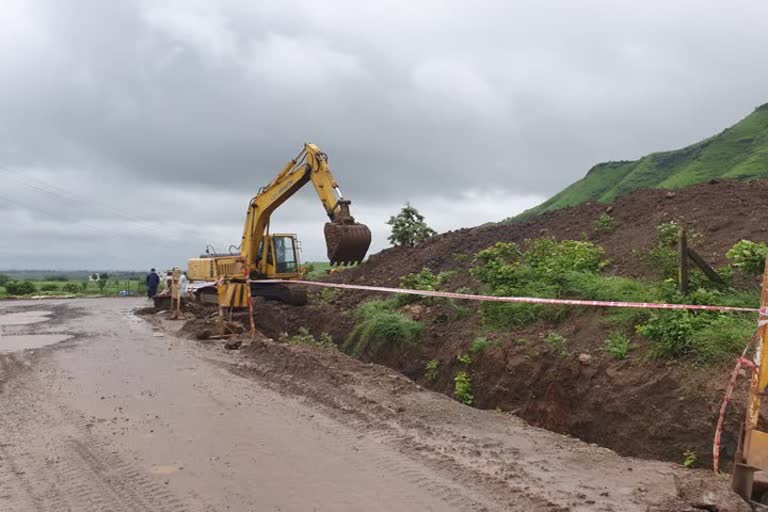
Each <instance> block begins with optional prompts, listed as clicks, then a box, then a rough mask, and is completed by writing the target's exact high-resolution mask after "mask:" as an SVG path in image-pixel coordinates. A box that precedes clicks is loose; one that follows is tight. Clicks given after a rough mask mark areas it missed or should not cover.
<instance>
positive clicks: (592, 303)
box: [259, 279, 761, 313]
mask: <svg viewBox="0 0 768 512" xmlns="http://www.w3.org/2000/svg"><path fill="white" fill-rule="evenodd" d="M259 282H260V283H293V284H304V285H309V286H320V287H325V288H342V289H346V290H365V291H369V292H383V293H402V294H407V295H420V296H422V297H443V298H447V299H463V300H479V301H490V302H513V303H525V304H551V305H560V306H589V307H601V308H640V309H677V310H685V309H687V310H694V311H733V312H742V313H744V312H746V313H760V312H761V310H760V309H758V308H743V307H735V306H708V305H704V304H664V303H657V302H618V301H602V300H577V299H543V298H540V297H503V296H498V295H472V294H468V293H453V292H438V291H431V290H411V289H408V288H388V287H385V286H366V285H360V284H341V283H325V282H320V281H303V280H288V279H265V280H259Z"/></svg>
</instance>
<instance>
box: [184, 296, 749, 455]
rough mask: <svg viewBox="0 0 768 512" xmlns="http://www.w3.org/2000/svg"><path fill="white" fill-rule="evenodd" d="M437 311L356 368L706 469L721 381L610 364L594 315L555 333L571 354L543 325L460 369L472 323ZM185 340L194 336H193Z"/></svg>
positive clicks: (682, 370)
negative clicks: (374, 366) (420, 329)
mask: <svg viewBox="0 0 768 512" xmlns="http://www.w3.org/2000/svg"><path fill="white" fill-rule="evenodd" d="M446 316H447V314H446V312H445V311H443V310H442V309H441V307H439V306H432V307H429V308H426V309H425V311H424V313H423V314H422V316H421V318H420V321H422V322H423V323H424V324H425V325H427V328H426V329H425V332H424V333H423V334H422V336H421V339H420V341H419V342H418V343H417V344H415V345H413V346H410V347H392V346H390V347H385V349H383V350H380V351H379V352H378V353H376V354H374V355H369V356H366V357H363V358H362V359H363V361H366V362H375V363H378V364H382V365H385V366H388V367H390V368H392V369H395V370H397V371H399V372H401V373H402V374H404V375H405V376H407V377H409V378H411V379H412V380H414V381H415V382H417V383H419V384H421V385H423V386H424V387H426V388H429V389H432V390H434V391H438V392H441V393H443V394H445V395H448V396H453V392H454V377H455V375H456V374H457V373H458V372H459V371H467V372H468V373H469V375H470V376H471V378H472V392H473V395H474V403H473V406H474V407H477V408H481V409H491V410H493V409H500V410H503V411H510V412H513V413H514V414H516V415H517V416H519V417H521V418H523V419H525V420H526V421H528V422H529V423H531V424H532V425H534V426H538V427H542V428H545V429H548V430H551V431H554V432H557V433H563V434H569V435H572V436H575V437H578V438H580V439H582V440H584V441H587V442H590V443H595V444H598V445H600V446H604V447H607V448H610V449H612V450H614V451H616V452H617V453H619V454H621V455H625V456H634V457H640V458H646V459H654V460H663V461H671V462H677V463H681V462H682V461H683V460H684V458H685V457H686V455H685V454H690V453H693V454H695V457H696V461H697V462H696V464H697V465H698V466H699V467H709V466H710V465H711V452H712V438H713V434H714V427H715V424H716V421H717V415H718V412H719V406H720V401H721V400H722V396H723V392H724V390H725V384H726V383H727V378H728V375H727V374H728V372H729V371H730V369H729V368H728V367H726V366H724V367H722V368H717V369H713V368H708V369H701V368H695V367H689V366H686V365H677V364H668V363H661V362H656V361H652V360H649V359H648V358H645V357H643V356H642V348H639V349H638V353H637V354H635V355H634V356H633V357H631V358H630V359H628V360H624V361H614V360H613V359H611V358H610V357H608V356H607V355H606V354H604V353H602V352H599V351H596V350H594V345H595V343H594V342H595V340H601V343H602V340H604V339H605V337H604V336H605V334H607V332H604V331H605V327H604V326H603V325H602V324H601V322H600V321H599V317H598V316H597V315H590V314H586V315H583V314H582V315H574V318H573V319H572V320H571V321H566V322H565V325H566V327H564V328H563V327H561V329H560V332H562V333H563V334H564V335H565V336H566V337H567V338H568V339H569V347H570V350H571V354H570V355H569V356H568V357H563V356H562V355H560V354H557V353H555V352H554V351H553V350H552V349H551V347H550V346H549V345H548V344H547V343H545V342H544V341H543V340H542V339H541V338H540V334H539V333H540V332H546V329H543V326H541V325H539V326H533V327H531V328H530V329H529V331H528V338H529V339H530V341H529V342H528V343H526V344H524V345H522V344H518V343H516V342H515V340H514V339H511V337H510V339H496V340H492V341H494V343H493V346H492V347H491V348H488V349H487V350H485V351H484V352H483V353H481V354H470V356H471V359H472V362H471V363H470V364H469V365H468V366H466V365H465V364H463V363H461V362H459V361H458V360H457V355H458V354H464V353H468V345H469V343H470V341H471V340H472V339H473V338H474V336H475V335H476V334H477V332H478V330H477V329H478V327H477V325H476V322H475V321H473V315H472V314H470V315H469V317H465V318H462V319H460V320H452V319H450V318H446ZM256 321H257V326H258V329H259V330H260V331H261V332H263V333H264V334H266V335H268V336H269V337H272V338H275V339H277V338H278V337H279V336H280V335H281V333H289V334H295V333H296V332H297V331H298V330H299V328H302V327H304V328H306V329H308V330H309V331H310V332H311V333H313V334H314V335H315V336H319V335H320V334H322V333H329V334H330V335H331V336H332V337H333V339H334V341H335V342H336V343H337V344H338V345H341V344H343V342H344V340H345V339H346V338H347V336H349V335H350V333H351V332H352V329H353V327H354V321H353V316H352V312H351V311H350V310H349V309H346V308H343V307H339V306H337V305H332V304H317V303H315V304H312V305H308V306H305V307H294V306H286V305H281V304H276V303H272V302H263V303H259V304H257V306H256ZM190 334H191V333H190ZM433 359H434V360H438V361H439V365H440V371H439V372H438V376H437V378H436V379H434V380H428V379H427V378H426V377H425V365H426V363H427V361H430V360H433ZM744 384H746V379H742V383H741V385H740V386H739V388H738V390H737V392H736V394H735V396H734V405H733V407H732V408H731V410H729V414H728V416H727V421H726V428H725V432H724V435H723V443H722V446H723V449H722V455H721V457H722V459H723V460H724V461H725V462H726V465H729V464H730V461H731V460H732V459H733V455H734V453H735V450H736V444H737V432H738V429H739V426H740V422H741V419H742V418H743V406H742V404H743V403H744V396H745V390H746V388H745V386H744Z"/></svg>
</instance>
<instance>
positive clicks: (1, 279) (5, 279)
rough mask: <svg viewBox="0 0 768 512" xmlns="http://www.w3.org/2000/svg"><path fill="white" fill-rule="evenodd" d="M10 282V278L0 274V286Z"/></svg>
mask: <svg viewBox="0 0 768 512" xmlns="http://www.w3.org/2000/svg"><path fill="white" fill-rule="evenodd" d="M10 280H11V278H10V277H8V276H7V275H5V274H0V286H5V283H7V282H8V281H10Z"/></svg>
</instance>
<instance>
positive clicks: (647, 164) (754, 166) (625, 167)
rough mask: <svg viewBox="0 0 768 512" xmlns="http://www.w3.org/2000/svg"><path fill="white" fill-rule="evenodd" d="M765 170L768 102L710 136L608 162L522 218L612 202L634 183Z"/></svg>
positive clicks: (754, 174) (676, 182) (653, 184)
mask: <svg viewBox="0 0 768 512" xmlns="http://www.w3.org/2000/svg"><path fill="white" fill-rule="evenodd" d="M766 176H768V104H765V105H763V106H761V107H758V108H757V109H755V111H754V112H752V113H751V114H750V115H749V116H747V117H746V118H744V119H742V120H741V121H739V122H738V123H736V124H735V125H734V126H732V127H730V128H727V129H726V130H724V131H723V132H721V133H719V134H718V135H715V136H714V137H710V138H709V139H706V140H703V141H701V142H697V143H696V144H693V145H690V146H688V147H685V148H682V149H678V150H675V151H664V152H661V153H652V154H650V155H647V156H645V157H643V158H641V159H640V160H636V161H623V162H607V163H601V164H598V165H596V166H594V167H593V168H592V169H590V170H589V172H588V173H587V175H586V176H585V177H584V178H582V179H581V180H579V181H577V182H576V183H574V184H572V185H570V186H569V187H567V188H565V189H564V190H562V191H561V192H560V193H558V194H557V195H555V196H553V197H552V198H550V199H549V200H547V201H546V202H544V203H542V204H541V205H539V206H537V207H535V208H532V209H530V210H527V211H525V212H523V213H522V214H521V215H519V216H518V217H517V219H523V218H527V217H531V216H533V215H537V214H540V213H543V212H545V211H549V210H555V209H558V208H565V207H567V206H573V205H576V204H579V203H583V202H586V201H598V202H606V203H607V202H611V201H613V200H614V199H616V198H617V197H619V196H621V195H624V194H627V193H628V192H631V191H632V190H635V189H638V188H680V187H686V186H689V185H694V184H696V183H702V182H705V181H707V180H710V179H712V178H732V179H751V178H760V177H766Z"/></svg>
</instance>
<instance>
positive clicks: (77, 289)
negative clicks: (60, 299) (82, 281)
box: [62, 283, 80, 293]
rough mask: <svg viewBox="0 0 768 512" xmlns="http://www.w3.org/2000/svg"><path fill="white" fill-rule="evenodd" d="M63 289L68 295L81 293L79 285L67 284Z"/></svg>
mask: <svg viewBox="0 0 768 512" xmlns="http://www.w3.org/2000/svg"><path fill="white" fill-rule="evenodd" d="M62 289H63V290H64V291H65V292H67V293H79V292H80V286H79V285H78V284H77V283H67V284H65V285H64V286H63V287H62Z"/></svg>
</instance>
